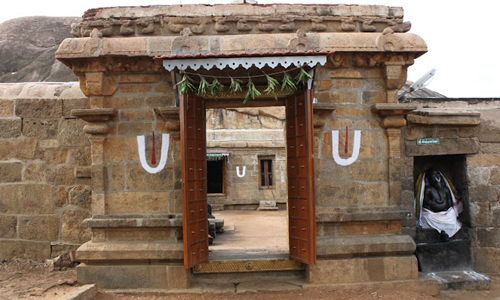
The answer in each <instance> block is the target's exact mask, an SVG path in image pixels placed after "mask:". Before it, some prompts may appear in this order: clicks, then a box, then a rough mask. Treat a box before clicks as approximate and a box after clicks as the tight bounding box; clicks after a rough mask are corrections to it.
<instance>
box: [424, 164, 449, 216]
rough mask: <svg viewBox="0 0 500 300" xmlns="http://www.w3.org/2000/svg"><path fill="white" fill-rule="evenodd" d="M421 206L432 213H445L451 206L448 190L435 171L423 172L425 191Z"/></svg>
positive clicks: (443, 180)
mask: <svg viewBox="0 0 500 300" xmlns="http://www.w3.org/2000/svg"><path fill="white" fill-rule="evenodd" d="M422 206H423V207H425V208H427V209H428V210H430V211H433V212H440V211H447V210H448V209H449V208H450V207H452V206H453V199H452V197H451V192H450V189H449V188H448V187H447V186H446V183H445V179H444V177H443V175H441V173H439V172H438V171H437V170H436V169H434V168H430V169H428V170H427V171H425V191H424V201H423V203H422Z"/></svg>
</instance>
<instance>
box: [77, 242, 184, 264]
mask: <svg viewBox="0 0 500 300" xmlns="http://www.w3.org/2000/svg"><path fill="white" fill-rule="evenodd" d="M183 257H184V250H183V245H182V243H180V242H179V243H172V242H128V241H122V242H102V243H95V242H92V241H90V242H87V243H85V244H83V245H81V246H80V248H78V250H76V258H77V260H78V261H80V262H83V263H87V264H93V263H103V264H109V263H112V262H116V261H118V262H124V261H129V262H141V261H142V262H146V261H148V262H149V261H159V262H175V263H180V262H182V260H183Z"/></svg>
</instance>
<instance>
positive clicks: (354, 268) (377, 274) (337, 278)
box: [306, 255, 418, 284]
mask: <svg viewBox="0 0 500 300" xmlns="http://www.w3.org/2000/svg"><path fill="white" fill-rule="evenodd" d="M306 274H307V279H308V282H309V283H311V284H328V283H356V282H368V281H389V280H408V279H417V278H418V263H417V258H416V257H415V256H414V255H408V256H385V257H360V258H341V259H329V260H318V262H317V264H316V265H312V266H308V268H307V270H306Z"/></svg>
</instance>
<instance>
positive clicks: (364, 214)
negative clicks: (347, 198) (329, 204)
mask: <svg viewBox="0 0 500 300" xmlns="http://www.w3.org/2000/svg"><path fill="white" fill-rule="evenodd" d="M412 217H413V213H412V212H411V211H409V210H369V211H368V210H366V211H362V210H361V211H352V212H348V211H344V210H340V209H329V208H317V209H316V222H318V223H333V222H359V221H387V220H406V219H409V218H412Z"/></svg>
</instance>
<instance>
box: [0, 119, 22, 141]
mask: <svg viewBox="0 0 500 300" xmlns="http://www.w3.org/2000/svg"><path fill="white" fill-rule="evenodd" d="M21 127H22V120H21V119H20V118H9V119H0V138H3V139H10V138H17V137H19V136H21Z"/></svg>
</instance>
